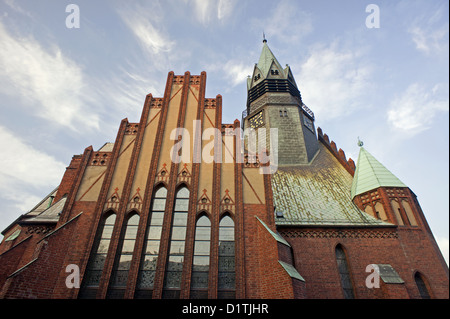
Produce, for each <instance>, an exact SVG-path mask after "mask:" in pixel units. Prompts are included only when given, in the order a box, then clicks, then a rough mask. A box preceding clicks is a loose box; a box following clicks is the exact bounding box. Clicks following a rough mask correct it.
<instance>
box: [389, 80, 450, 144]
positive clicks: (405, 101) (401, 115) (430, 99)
mask: <svg viewBox="0 0 450 319" xmlns="http://www.w3.org/2000/svg"><path fill="white" fill-rule="evenodd" d="M448 111H449V101H448V88H446V86H445V85H444V84H437V85H435V86H434V87H433V88H432V89H431V90H430V89H427V88H426V87H424V86H423V85H420V84H419V83H413V84H411V85H410V86H409V87H408V88H407V89H406V90H405V92H403V94H401V95H400V96H398V97H395V98H394V99H393V100H392V101H391V103H390V108H389V110H388V113H387V117H388V122H389V123H390V124H391V125H392V126H393V127H394V128H396V129H398V130H400V131H404V132H407V133H408V134H409V136H412V135H415V134H417V133H420V132H422V131H424V130H426V129H428V128H429V127H430V125H431V124H432V122H433V119H434V117H435V116H436V115H437V114H438V113H439V112H448Z"/></svg>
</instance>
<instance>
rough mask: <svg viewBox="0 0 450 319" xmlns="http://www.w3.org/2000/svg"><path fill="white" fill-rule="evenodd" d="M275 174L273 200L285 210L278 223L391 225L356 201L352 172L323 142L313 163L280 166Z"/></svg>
mask: <svg viewBox="0 0 450 319" xmlns="http://www.w3.org/2000/svg"><path fill="white" fill-rule="evenodd" d="M271 177H272V180H271V182H272V191H273V203H274V205H275V206H276V210H277V211H280V212H283V217H281V218H280V217H275V223H276V225H277V226H309V225H314V226H358V227H359V226H362V227H365V226H368V227H372V226H389V225H391V224H388V223H385V222H383V221H382V220H379V219H376V218H374V217H372V216H371V215H369V214H367V213H366V212H364V211H361V210H360V209H359V208H358V207H357V206H356V205H355V204H354V203H353V202H352V199H351V198H350V188H351V186H352V180H353V177H352V175H350V173H349V172H348V171H347V170H346V169H345V168H344V167H343V166H342V164H341V163H340V162H339V161H338V160H337V159H336V158H335V157H334V155H333V154H331V152H330V151H329V150H328V149H327V148H326V147H325V146H324V145H323V144H322V143H319V153H318V154H317V155H316V157H315V158H314V159H313V160H312V161H311V163H310V164H307V165H294V166H280V167H278V170H277V172H276V173H275V174H273V175H271Z"/></svg>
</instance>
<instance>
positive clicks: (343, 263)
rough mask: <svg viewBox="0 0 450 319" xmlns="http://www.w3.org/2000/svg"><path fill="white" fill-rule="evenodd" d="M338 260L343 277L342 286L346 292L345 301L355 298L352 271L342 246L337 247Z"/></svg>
mask: <svg viewBox="0 0 450 319" xmlns="http://www.w3.org/2000/svg"><path fill="white" fill-rule="evenodd" d="M336 260H337V265H338V271H339V275H340V277H341V285H342V289H343V290H344V297H345V299H353V298H355V295H354V292H353V285H352V280H351V278H350V270H349V267H348V263H347V257H346V255H345V252H344V249H343V248H342V246H341V245H338V246H336Z"/></svg>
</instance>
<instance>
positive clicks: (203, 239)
mask: <svg viewBox="0 0 450 319" xmlns="http://www.w3.org/2000/svg"><path fill="white" fill-rule="evenodd" d="M210 244H211V222H210V221H209V218H208V217H206V216H205V215H203V216H202V217H200V218H199V219H198V220H197V225H196V227H195V243H194V259H193V264H192V280H191V298H192V299H195V298H202V299H206V298H208V276H209V254H210Z"/></svg>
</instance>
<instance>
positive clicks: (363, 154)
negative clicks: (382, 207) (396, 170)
mask: <svg viewBox="0 0 450 319" xmlns="http://www.w3.org/2000/svg"><path fill="white" fill-rule="evenodd" d="M378 187H408V186H406V185H405V184H403V182H402V181H400V180H399V179H398V178H397V177H396V176H395V175H394V174H392V173H391V172H390V171H389V170H388V169H387V168H386V167H384V166H383V164H381V163H380V162H379V161H377V159H376V158H375V157H373V156H372V155H371V154H370V153H369V152H368V151H366V150H365V149H364V148H363V147H362V146H361V148H360V150H359V156H358V163H357V164H356V171H355V175H354V177H353V183H352V188H351V197H352V199H353V198H355V196H357V195H360V194H363V193H365V192H367V191H370V190H372V189H376V188H378Z"/></svg>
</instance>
